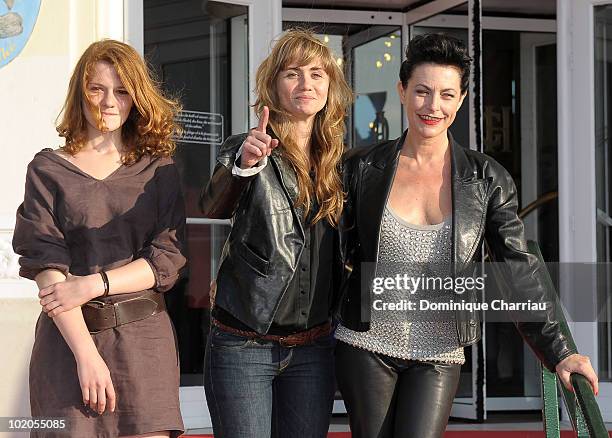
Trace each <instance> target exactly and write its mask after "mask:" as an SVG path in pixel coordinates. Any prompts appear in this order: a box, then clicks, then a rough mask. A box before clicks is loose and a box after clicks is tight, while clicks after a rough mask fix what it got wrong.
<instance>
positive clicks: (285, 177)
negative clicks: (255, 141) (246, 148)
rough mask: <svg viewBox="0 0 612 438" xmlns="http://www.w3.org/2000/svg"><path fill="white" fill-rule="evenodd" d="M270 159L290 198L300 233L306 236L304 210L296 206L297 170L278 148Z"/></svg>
mask: <svg viewBox="0 0 612 438" xmlns="http://www.w3.org/2000/svg"><path fill="white" fill-rule="evenodd" d="M268 159H269V160H270V162H271V163H272V166H273V167H274V170H275V171H276V176H277V178H278V180H279V181H280V184H281V186H282V188H283V191H284V192H285V195H286V196H287V198H289V204H290V205H291V210H292V211H293V215H294V217H295V219H296V222H297V223H298V224H299V229H300V233H301V234H302V236H304V228H303V226H302V220H301V218H302V216H303V214H304V212H303V211H302V208H299V207H296V202H297V197H298V185H297V177H296V175H295V170H294V169H293V166H292V165H291V164H290V163H289V162H288V161H287V160H286V159H285V158H283V156H282V154H281V153H280V152H279V151H278V148H277V149H274V150H273V151H272V154H271V155H270V157H268Z"/></svg>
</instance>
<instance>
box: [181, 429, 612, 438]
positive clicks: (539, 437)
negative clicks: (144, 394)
mask: <svg viewBox="0 0 612 438" xmlns="http://www.w3.org/2000/svg"><path fill="white" fill-rule="evenodd" d="M609 433H610V436H611V437H612V431H610V432H609ZM192 437H194V438H198V437H199V438H213V436H212V435H188V436H187V437H186V438H192ZM327 437H328V438H350V437H351V434H350V432H330V433H329V435H327ZM491 437H493V438H544V432H540V431H533V430H511V431H500V430H453V431H449V432H446V433H445V434H444V438H491ZM575 437H576V434H575V433H574V432H573V431H571V430H563V431H561V438H575Z"/></svg>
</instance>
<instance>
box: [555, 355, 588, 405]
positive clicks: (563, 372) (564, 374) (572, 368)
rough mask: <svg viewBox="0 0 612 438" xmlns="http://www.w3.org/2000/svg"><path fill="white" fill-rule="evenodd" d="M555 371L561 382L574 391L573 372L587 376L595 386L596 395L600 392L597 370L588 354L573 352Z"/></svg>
mask: <svg viewBox="0 0 612 438" xmlns="http://www.w3.org/2000/svg"><path fill="white" fill-rule="evenodd" d="M555 371H556V372H557V375H558V376H559V379H560V380H561V383H563V386H565V387H566V388H567V389H568V390H570V391H572V392H573V391H574V389H573V388H572V383H571V381H570V375H571V373H578V374H582V375H583V376H584V377H586V378H587V380H588V381H589V383H590V384H591V386H592V387H593V393H594V394H595V395H598V394H599V380H598V379H597V374H595V370H594V369H593V367H592V366H591V360H590V359H589V358H588V356H583V355H582V354H577V353H574V354H571V355H569V356H567V357H566V358H565V359H563V360H562V361H561V362H559V363H558V364H557V366H556V367H555Z"/></svg>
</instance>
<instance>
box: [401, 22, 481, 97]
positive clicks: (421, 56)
mask: <svg viewBox="0 0 612 438" xmlns="http://www.w3.org/2000/svg"><path fill="white" fill-rule="evenodd" d="M425 63H433V64H439V65H452V66H454V67H457V68H458V69H459V71H460V72H461V93H465V92H466V91H467V89H468V85H469V83H470V65H471V63H472V58H470V56H469V55H468V50H467V48H466V47H465V45H464V44H463V42H462V41H461V40H459V39H457V38H454V37H452V36H448V35H444V34H440V33H427V34H424V35H417V36H415V37H414V38H412V39H411V40H410V43H408V47H406V60H405V61H404V62H402V66H401V68H400V74H399V77H400V81H402V86H403V87H404V88H406V86H407V85H408V80H409V79H410V77H411V76H412V72H413V71H414V69H415V68H416V67H417V66H418V65H420V64H425Z"/></svg>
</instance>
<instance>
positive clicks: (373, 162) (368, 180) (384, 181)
mask: <svg viewBox="0 0 612 438" xmlns="http://www.w3.org/2000/svg"><path fill="white" fill-rule="evenodd" d="M406 132H407V131H406ZM406 132H404V135H402V136H401V137H400V138H399V139H397V141H396V142H395V143H394V144H392V145H391V146H392V147H387V148H385V149H382V148H381V150H380V151H379V153H378V154H374V156H373V157H371V159H368V160H367V161H365V162H363V161H362V162H360V163H359V166H360V168H361V169H360V172H361V175H359V181H358V184H359V187H358V191H359V197H358V199H359V201H360V202H364V203H365V205H358V206H357V208H356V210H357V211H358V212H359V215H358V217H357V226H358V228H359V230H361V231H360V234H361V235H363V236H376V239H362V241H361V245H362V251H363V260H364V261H370V262H375V261H378V243H379V240H380V224H381V222H382V216H383V211H384V209H385V205H386V204H387V199H388V198H389V193H390V192H391V186H392V184H393V178H394V176H395V171H396V169H397V162H398V157H399V152H400V151H401V149H402V144H403V143H404V138H405V136H406Z"/></svg>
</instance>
